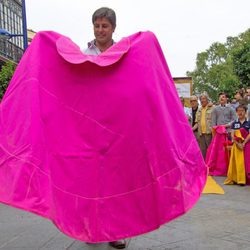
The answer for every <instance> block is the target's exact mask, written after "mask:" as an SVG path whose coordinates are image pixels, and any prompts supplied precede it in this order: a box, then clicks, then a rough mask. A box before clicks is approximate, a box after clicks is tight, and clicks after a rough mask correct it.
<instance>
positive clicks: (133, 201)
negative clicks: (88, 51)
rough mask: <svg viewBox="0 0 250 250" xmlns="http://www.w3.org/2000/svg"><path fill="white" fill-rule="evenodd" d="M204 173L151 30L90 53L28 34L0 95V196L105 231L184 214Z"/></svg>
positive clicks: (139, 227)
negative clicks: (27, 42) (97, 53)
mask: <svg viewBox="0 0 250 250" xmlns="http://www.w3.org/2000/svg"><path fill="white" fill-rule="evenodd" d="M206 174H207V169H206V166H205V163H204V161H203V159H202V155H201V153H200V150H199V147H198V145H197V143H196V139H195V137H194V135H193V133H192V131H191V128H190V126H189V124H188V121H187V119H186V117H185V114H184V113H183V108H182V106H181V103H180V101H179V98H178V95H177V92H176V89H175V85H174V83H173V80H172V78H171V75H170V72H169V69H168V66H167V64H166V61H165V58H164V56H163V53H162V50H161V48H160V46H159V43H158V41H157V39H156V37H155V36H154V34H153V33H151V32H139V33H136V34H134V35H132V36H129V37H127V38H125V39H123V40H121V41H120V42H118V43H117V44H116V45H115V46H112V47H111V48H110V49H109V50H108V51H106V52H105V53H103V54H101V55H100V56H97V57H90V56H87V55H84V54H83V53H82V52H81V51H80V50H79V48H78V46H76V45H75V44H73V42H72V41H71V40H70V39H68V38H66V37H64V36H62V35H60V34H58V33H55V32H40V33H38V34H37V35H36V37H35V39H34V40H33V42H32V44H31V45H30V46H29V48H28V50H27V51H26V53H25V55H24V56H23V58H22V60H21V62H20V64H19V65H18V67H17V70H16V72H15V75H14V77H13V79H12V81H11V83H10V85H9V87H8V89H7V92H6V94H5V96H4V98H3V100H2V102H1V105H0V201H1V202H3V203H5V204H8V205H11V206H14V207H18V208H21V209H24V210H27V211H30V212H32V213H36V214H38V215H41V216H43V217H45V218H48V219H50V220H51V221H53V223H54V224H55V225H56V226H57V227H58V228H59V229H60V230H61V231H62V232H64V233H65V234H67V235H69V236H70V237H73V238H75V239H78V240H82V241H86V242H107V241H114V240H117V239H121V238H127V237H132V236H135V235H139V234H143V233H146V232H149V231H151V230H154V229H156V228H158V227H159V226H160V225H162V224H164V223H166V222H168V221H171V220H173V219H175V218H177V217H178V216H180V215H182V214H184V213H186V212H187V211H188V210H189V209H191V208H192V206H193V205H194V204H195V203H196V202H197V200H198V199H199V197H200V194H201V192H202V189H203V187H204V184H205V181H206Z"/></svg>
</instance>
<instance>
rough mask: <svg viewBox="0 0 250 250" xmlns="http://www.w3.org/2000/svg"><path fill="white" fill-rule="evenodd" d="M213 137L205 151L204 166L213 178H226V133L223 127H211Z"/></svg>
mask: <svg viewBox="0 0 250 250" xmlns="http://www.w3.org/2000/svg"><path fill="white" fill-rule="evenodd" d="M213 132H214V137H213V139H212V141H211V144H210V146H209V148H208V150H207V155H206V164H207V166H208V168H209V174H210V175H214V176H226V175H227V169H228V160H227V159H229V156H228V155H229V152H228V150H227V148H226V141H227V137H228V135H227V131H226V128H225V126H214V127H213Z"/></svg>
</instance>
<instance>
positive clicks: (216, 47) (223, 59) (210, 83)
mask: <svg viewBox="0 0 250 250" xmlns="http://www.w3.org/2000/svg"><path fill="white" fill-rule="evenodd" d="M187 75H188V76H191V77H192V78H193V84H194V86H193V89H194V92H195V94H198V93H202V92H204V91H206V92H207V93H208V95H209V96H210V97H211V99H212V100H217V95H218V93H219V92H227V93H228V94H229V95H230V96H233V94H234V92H235V90H237V89H238V88H240V87H242V86H248V85H249V78H250V29H249V30H247V31H246V32H244V33H242V34H240V35H239V36H237V37H228V38H227V40H226V42H225V43H219V42H215V43H213V44H212V45H211V46H210V47H209V49H207V50H206V51H203V52H201V53H198V54H197V57H196V68H195V70H194V71H191V72H187Z"/></svg>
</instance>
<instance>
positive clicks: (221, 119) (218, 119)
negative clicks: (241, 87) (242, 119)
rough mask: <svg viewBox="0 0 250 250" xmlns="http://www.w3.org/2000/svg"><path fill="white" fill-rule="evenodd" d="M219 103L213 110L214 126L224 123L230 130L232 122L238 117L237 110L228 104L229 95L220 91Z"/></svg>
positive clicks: (228, 130)
mask: <svg viewBox="0 0 250 250" xmlns="http://www.w3.org/2000/svg"><path fill="white" fill-rule="evenodd" d="M219 103H220V104H219V105H217V106H215V108H214V109H213V112H212V127H214V126H218V125H223V126H225V127H226V129H227V132H230V129H231V125H232V122H233V121H234V120H235V119H236V113H235V110H234V109H233V108H232V107H231V106H230V105H228V104H227V95H226V94H225V93H224V92H222V93H219Z"/></svg>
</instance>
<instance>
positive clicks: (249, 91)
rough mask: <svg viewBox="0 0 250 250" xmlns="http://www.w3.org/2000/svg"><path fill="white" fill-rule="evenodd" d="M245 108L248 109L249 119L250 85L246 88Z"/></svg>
mask: <svg viewBox="0 0 250 250" xmlns="http://www.w3.org/2000/svg"><path fill="white" fill-rule="evenodd" d="M246 99H247V109H248V113H247V114H248V116H247V117H248V120H249V121H250V87H247V89H246Z"/></svg>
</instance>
